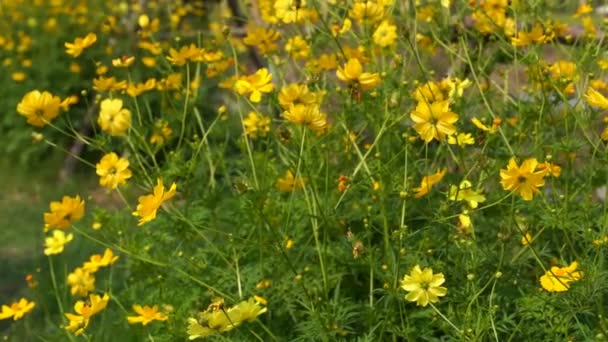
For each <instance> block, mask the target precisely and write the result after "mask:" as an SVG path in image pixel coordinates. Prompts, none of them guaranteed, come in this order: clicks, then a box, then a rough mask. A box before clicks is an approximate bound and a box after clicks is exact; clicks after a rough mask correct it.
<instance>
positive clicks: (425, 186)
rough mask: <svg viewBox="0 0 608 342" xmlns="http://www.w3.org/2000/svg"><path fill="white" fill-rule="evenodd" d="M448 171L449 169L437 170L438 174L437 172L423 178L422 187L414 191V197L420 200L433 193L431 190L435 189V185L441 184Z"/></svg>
mask: <svg viewBox="0 0 608 342" xmlns="http://www.w3.org/2000/svg"><path fill="white" fill-rule="evenodd" d="M446 171H447V169H443V170H437V172H435V173H434V174H432V175H428V176H424V177H422V181H421V182H420V186H419V187H417V188H414V189H413V190H414V192H415V193H416V194H415V195H414V197H416V198H420V197H422V196H424V195H426V194H428V193H429V192H430V191H431V189H432V188H433V185H435V184H437V183H439V181H441V180H442V179H443V176H445V173H446Z"/></svg>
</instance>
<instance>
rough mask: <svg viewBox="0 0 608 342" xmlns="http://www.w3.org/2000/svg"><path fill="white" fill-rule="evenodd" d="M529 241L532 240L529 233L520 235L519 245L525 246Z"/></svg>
mask: <svg viewBox="0 0 608 342" xmlns="http://www.w3.org/2000/svg"><path fill="white" fill-rule="evenodd" d="M530 242H532V234H530V233H526V234H525V235H524V236H522V237H521V245H522V246H524V247H525V246H527V245H529V244H530Z"/></svg>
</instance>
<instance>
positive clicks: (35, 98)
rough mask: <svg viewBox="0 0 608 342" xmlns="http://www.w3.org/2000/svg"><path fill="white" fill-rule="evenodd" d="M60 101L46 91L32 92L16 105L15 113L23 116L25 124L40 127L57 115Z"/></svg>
mask: <svg viewBox="0 0 608 342" xmlns="http://www.w3.org/2000/svg"><path fill="white" fill-rule="evenodd" d="M60 108H61V99H60V98H59V97H58V96H53V94H51V93H49V92H48V91H43V92H40V91H38V90H32V91H30V92H29V93H27V94H25V96H23V99H21V102H19V104H17V112H19V114H21V115H23V116H25V118H26V119H27V123H28V124H30V125H32V126H35V127H42V126H44V125H46V124H47V123H49V122H51V121H53V119H55V118H56V117H57V116H58V115H59V109H60Z"/></svg>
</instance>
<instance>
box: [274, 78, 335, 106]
mask: <svg viewBox="0 0 608 342" xmlns="http://www.w3.org/2000/svg"><path fill="white" fill-rule="evenodd" d="M323 95H324V94H323V93H322V92H311V91H310V90H309V89H308V86H307V85H306V84H297V83H291V84H289V85H287V86H286V87H283V88H281V91H280V92H279V104H280V105H281V107H283V108H284V109H287V108H289V107H290V106H291V105H294V104H306V105H310V104H313V103H317V104H318V103H320V102H321V98H322V97H323Z"/></svg>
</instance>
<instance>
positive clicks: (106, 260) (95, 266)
mask: <svg viewBox="0 0 608 342" xmlns="http://www.w3.org/2000/svg"><path fill="white" fill-rule="evenodd" d="M117 260H118V256H116V255H114V252H112V250H111V249H109V248H106V250H105V251H104V252H103V256H102V255H101V254H93V255H91V257H90V258H89V261H86V262H85V263H84V264H83V265H82V270H83V271H85V272H88V273H91V274H93V273H95V272H97V271H98V270H99V269H100V268H102V267H108V266H110V265H112V264H113V263H115V262H116V261H117Z"/></svg>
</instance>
